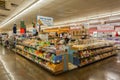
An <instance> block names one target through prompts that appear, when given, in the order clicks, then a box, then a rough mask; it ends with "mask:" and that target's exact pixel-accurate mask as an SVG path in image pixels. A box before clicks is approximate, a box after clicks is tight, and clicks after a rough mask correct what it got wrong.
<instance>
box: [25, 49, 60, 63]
mask: <svg viewBox="0 0 120 80" xmlns="http://www.w3.org/2000/svg"><path fill="white" fill-rule="evenodd" d="M24 51H25V52H27V53H29V54H31V55H34V56H36V57H38V58H41V59H43V60H46V61H49V62H51V63H54V64H58V63H60V62H55V61H52V60H50V59H47V58H44V57H40V56H38V55H36V54H34V53H30V52H28V51H26V50H24Z"/></svg>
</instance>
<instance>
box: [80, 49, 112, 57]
mask: <svg viewBox="0 0 120 80" xmlns="http://www.w3.org/2000/svg"><path fill="white" fill-rule="evenodd" d="M113 50H114V48H113V49H111V50H108V51H104V52H102V53H101V52H99V53H93V55H89V56H87V57H81V58H79V59H86V58H90V57H95V56H98V55H100V54H104V53H108V52H111V51H113Z"/></svg>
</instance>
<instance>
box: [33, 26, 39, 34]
mask: <svg viewBox="0 0 120 80" xmlns="http://www.w3.org/2000/svg"><path fill="white" fill-rule="evenodd" d="M32 33H33V36H37V35H38V31H37V29H36V27H35V26H33V32H32Z"/></svg>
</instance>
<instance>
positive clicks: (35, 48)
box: [17, 43, 37, 50]
mask: <svg viewBox="0 0 120 80" xmlns="http://www.w3.org/2000/svg"><path fill="white" fill-rule="evenodd" d="M17 44H19V45H23V46H26V47H30V48H33V49H35V50H37V48H36V47H33V46H30V45H27V44H23V43H17Z"/></svg>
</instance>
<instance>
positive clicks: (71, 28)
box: [70, 26, 80, 30]
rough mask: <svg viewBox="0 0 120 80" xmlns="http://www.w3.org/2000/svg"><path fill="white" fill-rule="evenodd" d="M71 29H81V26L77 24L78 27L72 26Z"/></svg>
mask: <svg viewBox="0 0 120 80" xmlns="http://www.w3.org/2000/svg"><path fill="white" fill-rule="evenodd" d="M70 29H71V30H73V29H80V27H79V26H77V27H70Z"/></svg>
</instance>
